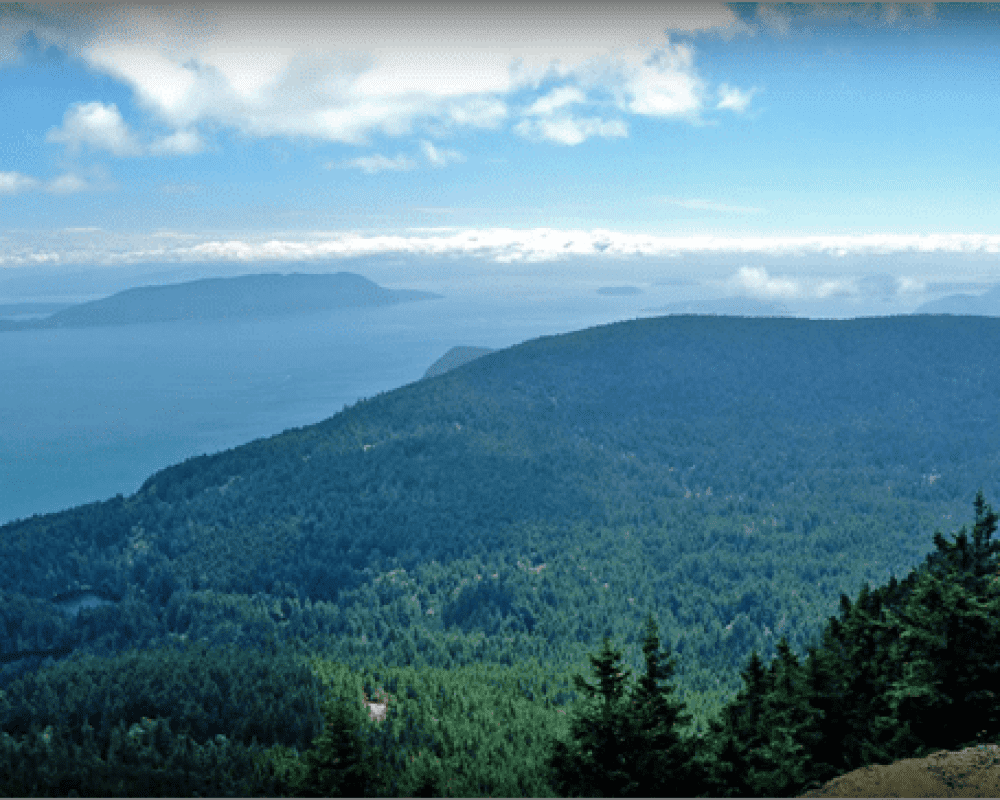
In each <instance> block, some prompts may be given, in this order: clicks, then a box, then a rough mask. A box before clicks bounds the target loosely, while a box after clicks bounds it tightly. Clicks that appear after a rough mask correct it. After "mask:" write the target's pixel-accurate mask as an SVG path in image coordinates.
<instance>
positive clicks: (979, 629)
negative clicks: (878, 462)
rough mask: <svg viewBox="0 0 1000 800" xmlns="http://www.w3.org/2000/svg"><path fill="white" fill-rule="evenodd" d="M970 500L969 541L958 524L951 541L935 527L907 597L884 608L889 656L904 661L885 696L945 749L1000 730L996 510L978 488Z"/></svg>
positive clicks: (926, 740)
mask: <svg viewBox="0 0 1000 800" xmlns="http://www.w3.org/2000/svg"><path fill="white" fill-rule="evenodd" d="M974 505H975V511H976V523H975V527H974V529H973V538H972V542H971V547H970V542H969V540H968V538H967V536H966V532H965V528H964V527H963V528H962V530H961V531H960V532H959V533H958V534H957V536H955V537H954V538H955V542H954V544H952V543H949V542H948V541H946V540H945V538H944V536H942V535H941V533H940V532H937V533H935V534H934V543H935V545H936V546H937V552H935V553H933V554H931V555H930V556H928V557H927V561H926V568H925V569H922V570H921V571H920V572H919V573H918V575H917V578H916V582H915V584H914V586H913V590H912V592H911V593H910V594H909V596H908V597H907V599H906V603H905V605H904V606H903V607H902V608H901V609H900V610H898V611H897V612H890V613H889V615H888V616H889V619H890V622H891V623H892V624H894V625H896V626H897V627H898V629H899V639H898V641H897V643H896V645H895V648H894V656H895V658H896V659H898V660H899V661H900V663H902V664H903V665H904V667H903V673H902V675H901V676H900V677H899V678H898V679H897V680H896V681H894V682H893V684H892V687H891V689H890V691H889V692H888V696H889V698H890V703H891V705H892V708H893V709H894V710H895V711H896V713H897V715H898V718H899V720H900V721H901V722H905V723H908V727H909V728H910V729H911V730H912V731H913V733H914V735H915V736H916V737H917V739H919V740H920V741H921V742H922V743H923V744H924V746H926V747H933V748H939V747H940V748H948V749H951V748H955V747H959V746H961V745H963V744H968V743H971V742H974V741H975V738H976V734H977V733H979V732H980V731H983V730H986V731H988V732H989V733H990V734H994V735H995V734H996V733H997V732H1000V690H998V688H997V687H998V680H1000V663H998V661H997V643H998V642H1000V590H998V585H997V583H996V582H995V578H996V569H997V561H996V555H997V553H998V551H1000V542H991V541H990V538H991V537H992V535H993V533H995V532H996V528H997V515H996V514H994V513H993V510H992V509H991V508H990V507H989V506H987V505H986V503H985V501H984V499H983V494H982V491H980V492H979V493H978V494H977V495H976V500H975V504H974Z"/></svg>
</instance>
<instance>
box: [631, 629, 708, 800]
mask: <svg viewBox="0 0 1000 800" xmlns="http://www.w3.org/2000/svg"><path fill="white" fill-rule="evenodd" d="M642 652H643V655H644V657H645V661H646V672H645V674H644V675H642V676H641V677H640V678H639V680H638V682H637V685H636V687H635V689H634V691H633V692H632V714H633V718H632V722H633V726H634V733H633V745H632V747H631V749H630V753H629V771H630V772H631V774H632V776H633V781H634V784H635V792H636V794H637V795H638V796H640V797H654V796H659V797H680V796H691V795H694V794H695V793H696V791H697V790H699V789H701V788H702V786H701V784H702V782H703V775H701V774H700V773H699V772H698V770H697V769H696V768H695V765H694V757H695V749H694V745H693V743H692V742H689V741H688V740H686V739H683V738H682V737H681V734H680V732H679V730H678V728H680V727H684V726H686V725H687V724H688V723H690V721H691V719H692V717H691V715H690V714H687V713H685V711H684V709H685V704H684V702H683V701H682V700H679V699H676V698H674V697H672V694H673V692H674V690H675V688H674V686H672V685H670V684H669V683H668V684H666V685H662V684H661V682H662V681H669V680H670V678H671V677H672V676H673V673H674V669H675V659H673V658H671V657H670V653H669V651H661V650H660V638H659V631H658V628H657V625H656V621H655V620H654V619H653V615H652V614H649V615H648V616H647V618H646V630H645V637H644V640H643V644H642Z"/></svg>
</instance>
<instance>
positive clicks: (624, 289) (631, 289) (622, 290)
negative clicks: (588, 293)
mask: <svg viewBox="0 0 1000 800" xmlns="http://www.w3.org/2000/svg"><path fill="white" fill-rule="evenodd" d="M597 293H598V294H609V295H631V294H642V289H640V288H639V287H638V286H602V287H601V288H600V289H598V290H597Z"/></svg>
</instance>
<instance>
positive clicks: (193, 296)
mask: <svg viewBox="0 0 1000 800" xmlns="http://www.w3.org/2000/svg"><path fill="white" fill-rule="evenodd" d="M441 296H442V295H439V294H434V293H432V292H419V291H412V290H394V289H386V288H384V287H382V286H379V285H378V284H376V283H373V282H372V281H369V280H368V279H366V278H363V277H361V276H360V275H356V274H354V273H351V272H338V273H336V274H332V275H330V274H302V273H292V274H290V275H279V274H277V273H268V274H263V275H242V276H239V277H235V278H204V279H202V280H196V281H189V282H186V283H176V284H168V285H166V286H139V287H136V288H134V289H126V290H125V291H122V292H118V293H117V294H113V295H111V296H110V297H105V298H102V299H100V300H93V301H90V302H87V303H80V304H77V305H72V306H70V307H69V308H64V309H62V310H60V311H57V312H56V313H54V314H52V315H50V316H47V317H44V318H41V319H30V320H0V330H26V329H36V328H88V327H93V326H99V325H136V324H142V323H144V322H169V321H172V320H186V321H192V320H218V319H246V318H254V317H275V316H285V315H292V314H305V313H309V312H315V311H325V310H328V309H334V308H347V307H357V306H383V305H394V304H396V303H405V302H410V301H413V300H428V299H432V298H438V297H441Z"/></svg>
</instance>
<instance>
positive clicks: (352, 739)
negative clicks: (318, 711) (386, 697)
mask: <svg viewBox="0 0 1000 800" xmlns="http://www.w3.org/2000/svg"><path fill="white" fill-rule="evenodd" d="M322 707H323V713H324V716H325V717H326V721H327V724H326V728H325V729H324V730H323V733H322V734H320V736H319V737H318V738H317V739H316V740H315V742H314V747H312V748H310V749H308V750H306V752H305V754H304V756H303V759H302V760H303V761H304V763H305V770H304V771H303V774H301V776H300V777H299V778H298V780H297V781H296V785H295V787H294V788H295V790H296V793H297V794H298V795H299V796H302V797H364V796H369V795H371V794H374V793H375V792H374V789H375V786H374V782H375V776H376V774H377V771H378V770H377V767H376V765H375V763H374V753H372V752H371V751H369V750H367V749H366V748H365V747H364V741H363V732H364V730H365V727H366V725H367V719H366V715H365V713H364V711H363V710H362V709H361V708H360V707H358V704H357V703H356V702H353V701H352V700H351V699H350V698H330V699H328V700H326V701H325V702H324V703H323V706H322Z"/></svg>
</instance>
